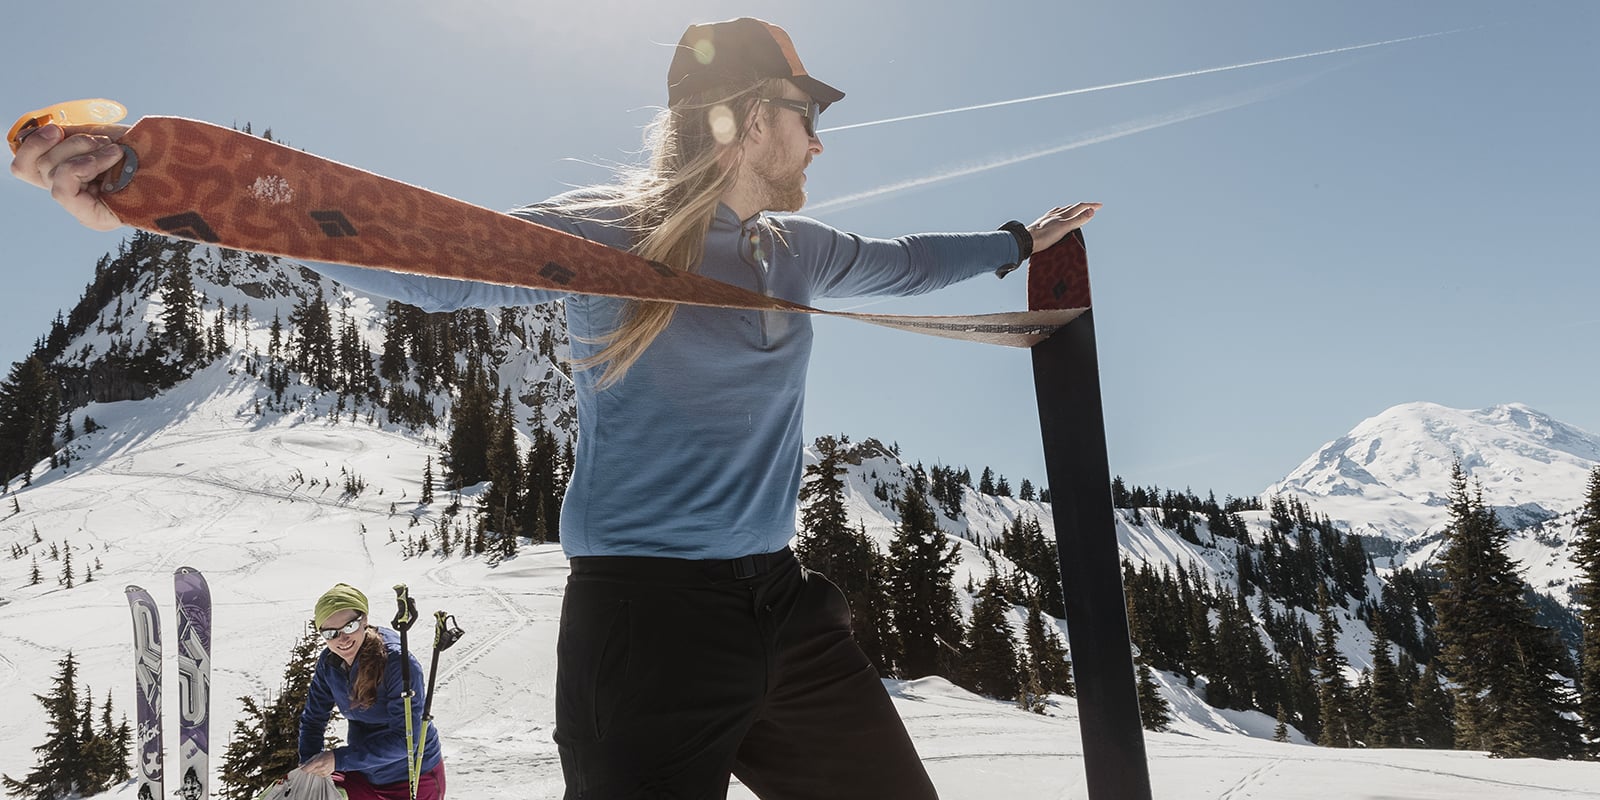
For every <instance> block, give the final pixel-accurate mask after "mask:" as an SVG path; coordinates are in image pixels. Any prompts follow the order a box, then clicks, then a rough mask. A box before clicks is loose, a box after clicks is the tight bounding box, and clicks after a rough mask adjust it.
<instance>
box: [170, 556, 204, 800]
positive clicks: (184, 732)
mask: <svg viewBox="0 0 1600 800" xmlns="http://www.w3.org/2000/svg"><path fill="white" fill-rule="evenodd" d="M172 581H173V588H174V589H175V590H176V591H175V594H176V595H177V601H178V769H179V770H181V771H182V783H181V784H180V785H179V788H178V790H177V791H176V792H174V794H176V795H177V796H178V798H179V800H207V798H208V797H209V796H210V790H211V773H210V764H209V758H210V753H211V737H210V722H211V589H210V587H208V586H206V579H205V577H204V576H202V575H201V574H200V572H199V570H196V569H193V568H191V567H179V568H178V571H177V572H175V573H173V575H172Z"/></svg>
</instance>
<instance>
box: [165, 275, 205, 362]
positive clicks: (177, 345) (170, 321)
mask: <svg viewBox="0 0 1600 800" xmlns="http://www.w3.org/2000/svg"><path fill="white" fill-rule="evenodd" d="M161 305H162V309H161V326H162V334H161V343H162V344H163V345H166V346H167V348H168V349H169V350H170V351H171V352H172V353H173V354H174V355H175V356H177V362H178V365H179V366H180V367H181V366H189V365H192V364H196V363H198V362H199V361H200V356H201V354H202V352H204V336H203V334H202V332H201V326H200V304H199V302H198V301H197V300H196V299H195V291H194V279H193V278H192V277H191V276H190V272H189V255H188V249H187V248H185V249H181V250H178V251H175V252H174V253H173V256H172V260H171V261H170V262H169V263H168V264H167V267H166V269H165V270H163V272H162V275H161Z"/></svg>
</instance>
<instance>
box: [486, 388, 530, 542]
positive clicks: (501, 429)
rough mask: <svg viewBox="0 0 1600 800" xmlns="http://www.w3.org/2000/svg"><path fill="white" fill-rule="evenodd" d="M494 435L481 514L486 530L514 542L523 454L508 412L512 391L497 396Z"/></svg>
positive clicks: (520, 515) (519, 518) (508, 390)
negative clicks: (497, 406)
mask: <svg viewBox="0 0 1600 800" xmlns="http://www.w3.org/2000/svg"><path fill="white" fill-rule="evenodd" d="M493 425H494V428H493V434H492V436H491V438H490V439H489V452H488V454H487V456H486V458H485V462H484V465H485V467H486V468H487V470H488V478H489V481H490V484H489V490H488V491H487V492H485V493H484V498H483V506H484V513H485V514H487V515H488V523H489V529H490V530H494V531H498V532H499V533H500V535H501V536H504V537H507V538H508V539H514V538H515V537H516V536H517V535H518V534H519V533H520V532H521V531H520V527H521V526H520V525H519V524H518V523H519V522H520V520H521V519H522V502H523V496H522V489H523V475H522V454H521V453H520V452H518V451H517V431H516V427H515V426H514V425H513V419H512V412H511V389H510V388H506V389H505V390H504V391H503V392H502V393H501V396H500V406H499V408H498V409H497V410H496V411H495V415H494V422H493Z"/></svg>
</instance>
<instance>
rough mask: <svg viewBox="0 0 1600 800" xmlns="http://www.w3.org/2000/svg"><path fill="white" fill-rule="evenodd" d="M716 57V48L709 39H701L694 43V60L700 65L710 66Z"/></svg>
mask: <svg viewBox="0 0 1600 800" xmlns="http://www.w3.org/2000/svg"><path fill="white" fill-rule="evenodd" d="M716 57H717V46H716V45H714V44H712V43H711V40H710V39H701V40H700V41H698V42H695V43H694V58H695V60H696V61H699V62H700V63H701V64H702V65H705V64H710V63H711V61H712V59H715V58H716Z"/></svg>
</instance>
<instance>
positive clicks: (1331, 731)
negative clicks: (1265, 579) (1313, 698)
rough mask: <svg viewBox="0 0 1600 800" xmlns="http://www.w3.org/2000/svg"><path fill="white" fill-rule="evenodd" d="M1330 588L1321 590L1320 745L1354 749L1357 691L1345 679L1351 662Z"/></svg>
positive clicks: (1319, 608) (1318, 628)
mask: <svg viewBox="0 0 1600 800" xmlns="http://www.w3.org/2000/svg"><path fill="white" fill-rule="evenodd" d="M1331 605H1332V603H1331V602H1330V601H1329V600H1328V591H1327V589H1326V588H1324V587H1321V586H1318V587H1317V619H1318V623H1319V624H1318V627H1317V673H1318V680H1317V706H1318V710H1319V711H1320V716H1321V719H1322V731H1321V735H1320V736H1319V737H1318V738H1317V744H1320V745H1322V746H1323V747H1354V746H1355V744H1356V735H1357V731H1356V730H1355V728H1356V727H1357V726H1356V724H1355V722H1356V720H1355V708H1354V703H1353V698H1352V694H1353V690H1352V688H1351V686H1350V681H1349V680H1348V679H1347V678H1346V677H1345V674H1344V670H1345V667H1346V666H1348V665H1349V662H1348V661H1346V660H1345V657H1344V653H1343V652H1341V651H1340V650H1339V635H1338V634H1339V623H1338V621H1337V620H1335V619H1334V618H1333V611H1332V610H1331V609H1330V606H1331Z"/></svg>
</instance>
